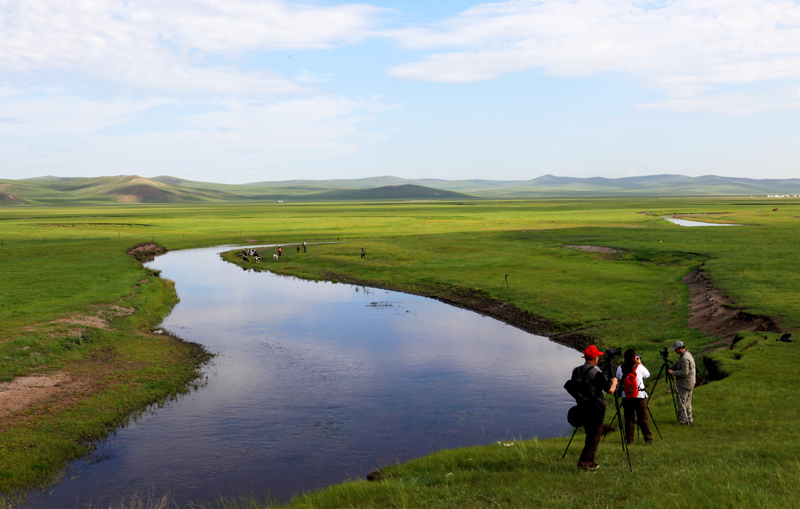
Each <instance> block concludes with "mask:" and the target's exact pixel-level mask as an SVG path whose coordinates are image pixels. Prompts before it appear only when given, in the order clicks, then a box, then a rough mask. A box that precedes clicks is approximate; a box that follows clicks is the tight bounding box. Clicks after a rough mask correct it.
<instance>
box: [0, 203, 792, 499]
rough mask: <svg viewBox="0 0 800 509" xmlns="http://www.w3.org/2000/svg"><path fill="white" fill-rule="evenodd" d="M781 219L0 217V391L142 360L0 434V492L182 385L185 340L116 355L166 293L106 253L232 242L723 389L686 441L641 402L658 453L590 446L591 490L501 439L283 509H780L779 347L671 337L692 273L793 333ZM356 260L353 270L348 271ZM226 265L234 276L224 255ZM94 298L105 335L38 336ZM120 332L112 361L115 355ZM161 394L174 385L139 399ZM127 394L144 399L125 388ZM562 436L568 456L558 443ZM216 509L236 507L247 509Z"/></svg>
mask: <svg viewBox="0 0 800 509" xmlns="http://www.w3.org/2000/svg"><path fill="white" fill-rule="evenodd" d="M776 207H777V208H779V210H778V211H772V209H773V208H776ZM675 213H679V214H681V213H682V214H686V213H696V214H704V215H703V216H701V217H700V219H701V220H704V221H707V222H731V223H738V224H742V225H743V226H737V227H721V228H711V227H709V228H686V227H679V226H675V225H672V224H671V223H668V222H667V221H665V220H663V219H662V216H663V215H667V214H675ZM798 217H800V202H799V201H797V200H789V199H782V200H767V199H765V198H760V199H757V198H708V199H702V198H681V199H678V198H651V199H625V200H599V199H598V200H532V201H526V200H519V201H463V202H435V203H434V202H412V203H397V202H392V203H346V204H331V203H309V204H289V203H284V204H278V203H269V204H264V203H261V204H247V205H230V204H227V205H219V204H209V205H203V206H194V205H172V206H167V205H137V206H95V207H74V208H67V207H52V208H49V207H38V208H33V207H15V208H0V267H2V279H3V282H4V291H3V292H0V320H1V323H3V324H4V325H5V327H4V330H3V333H2V336H0V341H2V342H1V343H0V377H2V378H3V379H5V380H8V379H11V378H13V377H15V376H20V375H25V374H35V373H49V372H54V371H57V370H70V371H75V370H80V369H81V366H82V364H81V363H86V362H87V360H88V359H90V358H92V357H93V356H94V357H96V356H97V355H100V354H99V353H98V352H100V351H106V350H108V349H109V348H114V349H115V355H116V356H115V357H114V358H115V359H119V362H123V361H124V360H125V359H126V358H128V357H130V359H134V358H137V357H136V356H137V355H140V356H143V357H138V359H140V361H137V362H134V361H133V360H131V361H130V362H128V363H127V365H134V364H135V365H137V366H138V365H143V364H146V363H143V362H141V358H146V359H148V362H151V363H152V364H151V365H150V366H149V367H146V368H143V370H142V371H135V370H131V371H123V372H122V373H121V374H119V375H118V376H117V378H116V380H117V381H118V382H119V383H116V384H110V385H113V386H114V387H115V389H114V390H121V388H123V387H126V386H130V387H132V388H134V389H136V390H135V391H134V392H137V393H138V394H140V396H137V397H135V398H134V397H130V398H129V396H127V395H121V394H118V393H114V394H108V393H105V392H101V393H100V395H93V396H92V397H91V398H88V399H87V400H86V401H85V402H84V403H82V405H84V406H81V405H78V406H76V407H74V408H71V409H61V408H59V409H56V410H54V411H53V412H55V414H54V415H50V416H48V417H43V416H41V415H40V414H37V413H35V412H33V413H32V415H31V416H30V418H29V419H27V420H26V421H25V422H26V423H28V424H26V427H25V428H24V430H20V431H18V430H15V429H10V430H7V431H6V432H4V433H3V435H2V437H0V488H2V489H4V490H7V489H10V488H11V487H14V486H20V485H30V483H38V482H42V481H43V479H47V478H49V476H50V475H52V473H53V472H56V471H57V470H58V466H59V465H61V464H63V461H64V460H65V459H67V458H69V457H71V456H72V455H74V454H76V453H77V452H79V450H80V447H77V446H75V445H74V444H80V443H82V442H81V440H84V439H91V438H95V437H99V436H102V435H103V433H104V432H105V431H101V430H107V429H108V426H113V425H114V423H115V422H120V419H123V418H124V416H125V415H128V414H130V413H131V412H132V411H133V409H134V408H139V409H141V408H142V407H144V406H145V405H146V404H148V403H149V402H152V401H155V400H158V398H163V397H164V396H165V395H166V394H171V393H172V394H174V393H175V392H177V389H176V387H177V386H179V385H180V384H183V383H185V380H189V379H191V376H190V375H189V374H188V373H189V372H190V371H191V370H192V369H194V368H195V367H196V365H197V362H198V357H197V356H196V355H195V354H191V353H190V352H191V351H192V349H191V348H190V346H189V345H182V346H181V345H180V344H179V343H175V342H167V341H162V343H163V345H162V346H160V347H158V348H178V349H179V350H181V351H184V352H185V355H184V356H183V357H180V356H179V358H180V359H183V360H180V361H179V362H177V363H172V364H171V366H172V367H168V366H159V365H158V363H157V360H158V359H159V358H160V357H162V356H166V353H158V352H159V350H158V349H156V348H155V347H154V349H153V350H150V351H148V352H147V353H142V352H139V353H136V352H135V351H134V350H135V346H134V345H138V344H147V343H148V342H153V341H152V340H148V339H145V338H150V337H151V336H145V335H138V333H135V332H134V331H144V330H147V329H148V328H149V327H151V326H153V325H155V324H156V323H158V320H159V319H160V317H161V316H163V315H164V314H165V313H166V312H167V309H168V308H169V306H170V305H171V304H170V302H171V301H170V298H169V295H174V293H173V290H172V289H171V287H170V286H169V285H168V284H166V283H165V282H164V281H162V280H161V279H159V278H156V277H154V276H153V275H151V274H150V273H149V272H148V271H147V270H145V269H143V268H142V267H141V265H140V264H138V263H137V262H135V261H134V260H133V259H132V258H131V257H130V256H128V255H127V254H126V253H125V251H126V250H127V249H128V248H129V247H131V246H133V245H136V244H139V243H143V242H151V241H152V242H157V243H159V244H161V245H162V246H164V247H166V248H167V249H171V250H172V249H184V248H190V247H199V246H205V245H212V244H242V243H253V244H276V245H283V246H284V255H283V257H282V260H281V261H280V262H273V261H271V252H272V251H271V250H270V249H265V250H264V251H265V252H264V253H263V254H264V258H265V259H264V260H263V261H262V262H261V264H259V265H258V267H259V268H261V269H269V270H273V271H275V272H278V273H283V274H291V275H299V276H301V277H306V278H312V279H333V280H338V281H343V282H358V283H362V284H368V285H374V286H380V287H386V288H393V289H397V290H401V291H408V292H412V293H418V294H424V295H431V296H435V297H439V298H442V299H448V298H450V297H451V296H453V295H458V294H462V293H464V292H467V293H472V294H475V295H479V296H481V297H487V298H491V299H496V300H499V301H502V302H505V303H508V304H510V305H513V306H514V307H515V308H517V309H518V310H520V311H521V312H524V313H529V314H531V315H533V316H536V317H539V318H542V319H544V320H546V321H547V322H549V323H550V326H551V330H552V331H553V332H554V333H568V332H580V333H582V334H584V335H586V336H588V337H590V338H593V340H594V341H595V342H596V343H598V344H599V345H600V346H601V347H602V348H605V347H610V346H621V347H623V348H627V347H636V348H638V349H639V350H640V351H641V352H642V353H643V355H644V359H645V363H646V364H648V365H650V367H651V370H653V368H655V371H657V368H658V366H659V363H660V357H659V356H658V353H657V352H658V350H660V349H662V348H664V347H665V346H668V345H669V344H671V342H672V341H673V340H675V339H682V340H684V341H685V342H687V344H688V345H689V347H690V350H692V351H693V352H695V353H696V355H697V354H708V355H711V356H714V357H715V358H716V359H717V360H718V361H719V362H720V364H721V366H722V367H723V369H725V370H726V371H727V372H729V373H730V374H731V376H729V377H728V378H725V379H724V380H721V381H717V382H713V383H711V384H708V385H706V386H702V387H699V388H698V389H696V392H695V414H696V417H695V419H696V422H697V425H696V426H695V427H694V428H692V429H691V430H687V429H683V428H679V427H678V426H677V425H676V424H675V423H674V421H673V422H670V412H671V411H672V407H671V400H670V399H669V398H668V396H666V395H664V394H658V395H656V396H655V397H654V399H653V403H652V406H653V409H654V416H655V418H656V420H657V421H658V422H659V424H660V425H661V426H662V429H661V431H662V434H663V435H664V440H663V441H660V440H657V441H656V444H654V445H653V446H652V447H647V448H646V447H644V446H643V445H642V446H636V447H634V448H633V449H632V451H631V455H632V461H633V464H634V472H635V473H634V474H630V472H629V471H628V467H627V461H626V460H625V459H624V456H623V455H622V453H621V451H620V450H619V444H618V437H617V443H616V447H614V446H613V445H611V444H613V443H614V441H613V439H614V436H609V438H608V439H607V440H606V443H604V444H603V445H602V446H601V449H600V453H599V460H600V461H601V462H602V465H603V468H602V469H601V471H600V472H598V473H594V474H586V473H583V472H577V471H576V469H575V467H574V463H575V462H576V461H577V454H578V453H579V451H580V448H581V444H580V443H573V445H572V447H571V450H570V453H569V455H568V457H567V459H566V460H564V461H560V460H558V457H560V455H561V453H563V450H564V448H565V447H566V442H567V441H566V439H550V440H536V439H533V440H530V438H531V437H518V440H514V441H513V443H512V445H511V446H504V445H501V446H487V447H481V448H470V449H461V450H456V451H442V452H440V453H437V454H434V455H432V456H429V457H426V458H420V459H419V460H416V461H413V462H411V463H409V464H407V465H400V466H392V467H390V468H388V469H386V470H385V472H384V477H383V479H382V480H381V481H378V482H369V483H368V482H366V481H356V482H353V483H346V484H343V485H340V486H335V487H331V488H329V489H327V490H323V491H321V492H319V493H314V494H308V495H306V496H304V497H301V498H299V499H297V500H295V501H294V502H293V504H292V505H294V506H298V507H347V506H359V507H385V506H390V507H424V506H428V507H465V506H467V507H483V506H486V507H490V506H500V507H509V506H510V507H515V506H516V507H532V506H557V507H573V506H577V505H585V503H587V501H590V502H589V503H590V505H591V506H599V507H605V506H609V507H611V506H613V507H619V506H622V507H625V506H632V505H634V504H636V505H640V504H649V505H655V506H664V507H666V506H677V507H688V506H692V507H694V506H700V507H734V506H740V505H743V504H748V505H749V504H755V505H756V506H759V507H789V506H793V505H796V503H797V502H798V498H800V497H798V494H797V488H796V487H797V486H798V485H799V484H800V483H798V481H800V460H797V459H796V458H797V457H798V456H797V453H798V451H797V449H798V446H797V445H796V444H797V438H798V437H797V433H798V427H797V426H796V425H795V423H796V420H797V415H796V413H797V410H798V408H800V405H797V404H796V403H795V402H794V399H793V398H792V397H791V392H793V391H794V385H793V384H794V382H793V381H794V378H796V377H794V376H793V372H794V370H793V366H794V364H797V361H798V356H797V354H796V349H795V345H794V344H793V343H781V342H776V341H775V337H774V336H773V335H769V334H763V335H747V336H746V338H745V339H744V340H742V341H739V343H737V346H736V349H734V350H724V351H718V352H712V351H710V349H709V347H708V345H709V344H710V343H712V342H713V340H714V338H710V337H705V336H703V335H702V334H701V333H699V332H698V331H697V330H693V329H687V328H686V320H687V318H688V310H687V303H688V291H687V289H686V287H685V285H683V284H682V283H681V278H682V277H683V276H684V275H685V274H687V273H688V272H689V271H691V270H692V269H694V268H696V267H702V268H703V269H704V270H706V271H708V273H709V274H710V276H711V277H712V278H713V280H714V281H715V283H716V284H717V286H719V287H720V288H721V289H722V290H723V291H724V292H725V293H727V294H728V295H729V296H730V297H731V298H732V299H733V300H734V301H735V302H736V304H737V306H739V307H742V308H744V309H746V310H748V311H749V312H751V313H753V314H760V315H765V316H770V317H774V318H776V319H778V320H779V322H780V323H781V325H782V327H783V328H784V329H785V330H787V331H794V330H796V329H797V328H798V327H799V326H800V299H798V298H797V296H798V295H797V289H798V287H799V286H798V283H800V276H799V275H798V274H797V271H796V269H795V267H797V265H798V262H800V254H798V247H800V238H798V237H799V235H800V234H799V233H798V232H799V231H800V230H798V227H799V226H800V219H799V218H798ZM303 241H306V242H308V243H309V250H308V253H300V254H296V253H295V249H294V246H295V245H296V244H298V243H302V242H303ZM567 245H578V246H603V247H610V248H614V249H615V250H617V252H613V253H602V252H587V251H583V250H580V249H578V248H570V247H565V246H567ZM362 247H363V248H364V249H365V250H366V252H367V257H366V259H361V258H360V256H359V253H360V251H361V248H362ZM229 259H230V260H232V261H235V257H233V256H232V255H231V256H230V257H229ZM250 265H251V266H253V267H256V265H255V264H253V263H252V262H250ZM505 275H508V284H505V281H506V280H505ZM173 298H174V297H173ZM107 304H116V305H122V306H128V307H132V308H134V309H135V310H136V312H135V313H134V314H133V315H131V316H127V317H120V318H118V319H115V320H114V324H115V326H114V328H112V329H111V330H98V331H90V333H88V334H86V337H83V336H79V337H74V338H72V339H68V338H69V331H65V330H62V329H64V327H63V326H59V325H58V323H59V322H54V321H55V320H58V319H59V318H63V317H66V316H70V315H74V314H80V313H87V312H90V311H92V310H95V309H97V307H98V306H103V305H107ZM59 327H60V328H61V329H59ZM122 337H126V338H128V341H129V346H126V347H124V348H123V347H122V346H118V342H119V341H120V339H119V338H122ZM487 340H490V338H487ZM176 345H178V346H176ZM26 347H27V348H26ZM128 348H130V349H131V350H128ZM104 349H105V350H104ZM162 352H165V350H162ZM173 357H174V356H173ZM579 360H580V359H578V358H576V365H577V362H579ZM188 366H191V369H188V368H187V367H188ZM177 372H180V373H181V374H179V376H175V377H173V375H172V374H171V373H177ZM191 372H193V371H191ZM567 376H568V373H565V374H564V378H565V379H566V377H567ZM159 377H161V378H159ZM165 378H169V379H170V380H174V381H175V382H174V383H173V382H170V383H169V384H163V383H158V381H159V380H161V379H165ZM181 380H183V381H181ZM175 384H177V385H175ZM148 387H150V388H159V389H162V391H161V392H147V391H146V390H144V389H142V388H148ZM109 390H110V389H109ZM104 398H120V399H123V400H125V401H129V402H130V404H129V405H128V406H125V405H122V404H120V405H111V406H112V407H113V408H114V415H113V416H105V417H104V418H103V419H100V420H98V423H99V424H98V423H96V424H87V425H86V427H85V428H80V430H79V431H77V432H73V429H74V430H78V429H79V427H78V426H73V425H72V424H69V425H64V427H66V428H70V431H69V432H64V433H63V436H64V437H66V438H65V440H66V441H65V442H64V444H68V443H69V444H73V445H71V446H68V445H64V444H62V445H59V446H58V447H55V446H54V447H53V449H56V450H58V451H63V452H56V453H53V452H48V453H47V455H46V456H44V457H42V455H43V454H45V453H43V452H41V451H40V449H41V448H37V447H28V446H22V445H20V444H23V443H25V444H30V443H35V442H36V441H37V440H38V439H37V438H36V437H37V436H38V435H35V434H28V433H34V432H38V433H48V432H49V433H51V434H52V429H53V426H60V425H62V424H61V423H64V422H66V423H70V422H73V421H75V420H80V419H81V418H83V417H85V416H86V415H88V414H92V413H94V410H90V409H92V408H96V407H97V405H101V406H104V405H106V404H107V401H108V400H106V399H104ZM673 415H674V414H673ZM48 419H50V420H48ZM609 419H610V417H609ZM662 423H663V424H662ZM37 426H38V427H37ZM92 426H94V427H92ZM32 428H35V430H38V431H31V429H32ZM87 430H88V431H87ZM15 433H17V434H16V435H15ZM19 433H22V434H23V435H19ZM19 436H22V437H23V438H13V437H19ZM576 441H579V442H582V436H581V434H580V433H579V434H578V436H577V437H576ZM451 473H452V475H449V474H451ZM120 496H121V498H122V497H124V496H126V494H120ZM225 504H226V505H227V506H229V507H237V506H240V507H251V506H253V504H256V502H255V501H253V500H249V499H243V500H242V501H239V502H237V501H227V502H225Z"/></svg>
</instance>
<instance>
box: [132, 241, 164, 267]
mask: <svg viewBox="0 0 800 509" xmlns="http://www.w3.org/2000/svg"><path fill="white" fill-rule="evenodd" d="M166 252H167V249H166V248H165V247H163V246H160V245H158V244H156V243H155V242H144V243H142V244H137V245H135V246H133V247H132V248H130V249H128V251H127V253H128V254H129V255H131V256H132V257H133V258H134V259H135V260H137V261H140V262H149V261H151V260H153V259H154V258H155V257H156V256H158V255H160V254H164V253H166Z"/></svg>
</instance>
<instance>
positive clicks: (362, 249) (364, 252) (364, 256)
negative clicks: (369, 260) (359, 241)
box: [361, 247, 367, 258]
mask: <svg viewBox="0 0 800 509" xmlns="http://www.w3.org/2000/svg"><path fill="white" fill-rule="evenodd" d="M366 257H367V252H366V251H365V250H364V248H363V247H362V248H361V258H366Z"/></svg>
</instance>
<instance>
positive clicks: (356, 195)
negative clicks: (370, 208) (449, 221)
mask: <svg viewBox="0 0 800 509" xmlns="http://www.w3.org/2000/svg"><path fill="white" fill-rule="evenodd" d="M307 198H310V199H316V200H320V201H341V200H350V201H373V200H463V199H473V200H474V199H475V197H474V196H468V195H466V194H462V193H456V192H454V191H445V190H442V189H434V188H432V187H425V186H418V185H414V184H400V185H396V186H383V187H376V188H374V189H354V190H340V191H326V192H324V193H318V194H314V195H311V196H308V197H307Z"/></svg>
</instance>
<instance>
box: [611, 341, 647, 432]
mask: <svg viewBox="0 0 800 509" xmlns="http://www.w3.org/2000/svg"><path fill="white" fill-rule="evenodd" d="M617 378H618V379H619V381H620V382H621V383H620V385H621V386H622V408H623V409H624V410H625V437H626V440H627V441H628V443H629V444H632V443H633V434H634V431H635V428H636V422H637V421H638V423H639V429H640V430H642V436H643V437H644V443H646V444H652V443H653V434H652V433H651V432H650V420H649V419H648V416H647V393H646V392H645V391H644V379H645V378H650V371H648V370H647V368H646V367H644V364H642V357H641V356H640V355H637V354H636V350H634V349H633V348H629V349H628V350H625V362H623V363H622V364H620V366H619V367H618V368H617Z"/></svg>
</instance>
